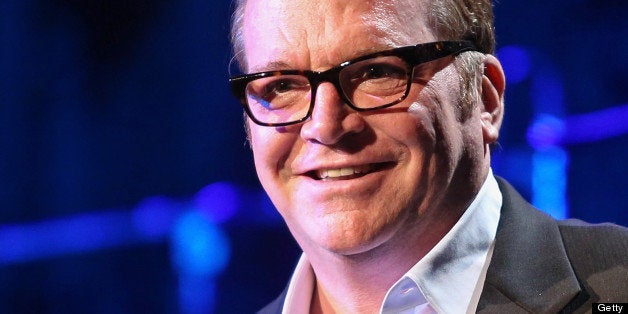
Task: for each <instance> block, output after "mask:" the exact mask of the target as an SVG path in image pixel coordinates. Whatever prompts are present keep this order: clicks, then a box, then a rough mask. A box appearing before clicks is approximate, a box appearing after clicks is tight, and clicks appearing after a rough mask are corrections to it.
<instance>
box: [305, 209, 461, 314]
mask: <svg viewBox="0 0 628 314" xmlns="http://www.w3.org/2000/svg"><path fill="white" fill-rule="evenodd" d="M441 212H442V213H448V211H441ZM449 212H451V211H449ZM461 215H462V212H460V213H454V214H449V215H447V216H446V215H445V214H443V215H441V216H439V217H436V218H434V219H438V222H435V221H420V220H419V219H416V220H414V221H412V220H411V221H410V223H409V225H408V226H403V227H402V228H400V229H399V230H400V232H399V233H397V234H395V235H393V238H391V239H389V240H388V241H386V242H385V243H384V244H381V245H379V246H378V247H376V248H373V249H371V250H369V251H368V252H365V253H360V254H353V255H341V254H336V253H332V252H329V251H318V252H312V250H310V251H309V252H308V258H309V260H310V263H311V265H312V269H313V270H314V273H315V277H316V284H315V288H314V293H313V296H312V302H311V312H312V313H334V312H336V313H377V312H378V311H379V309H380V307H381V304H382V301H383V300H384V298H385V296H386V293H387V291H388V289H389V288H390V287H391V286H392V285H393V284H394V283H395V282H396V281H397V280H398V279H399V278H400V277H402V276H403V275H404V274H405V273H406V272H407V271H408V270H409V269H410V268H412V266H413V265H415V264H416V262H417V261H418V260H420V259H421V258H423V256H425V254H427V253H428V252H429V251H430V250H431V249H432V248H433V247H434V246H435V245H436V243H438V241H440V239H442V238H443V236H444V235H445V234H446V233H447V232H448V231H449V230H450V229H451V227H452V226H453V225H454V224H455V223H456V221H457V220H458V218H460V216H461ZM445 222H447V223H445ZM423 226H430V228H425V227H423ZM436 226H437V227H436Z"/></svg>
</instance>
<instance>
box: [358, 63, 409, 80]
mask: <svg viewBox="0 0 628 314" xmlns="http://www.w3.org/2000/svg"><path fill="white" fill-rule="evenodd" d="M405 75H406V73H405V70H404V69H402V68H399V67H397V66H394V65H389V64H371V65H369V66H367V67H365V68H363V69H362V71H361V72H359V73H358V77H356V78H357V79H358V80H361V81H364V80H373V79H383V78H400V77H404V76H405Z"/></svg>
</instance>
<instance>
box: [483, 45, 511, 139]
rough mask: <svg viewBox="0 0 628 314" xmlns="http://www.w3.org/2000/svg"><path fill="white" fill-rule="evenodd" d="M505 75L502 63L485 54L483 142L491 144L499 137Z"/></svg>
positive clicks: (502, 114) (502, 113)
mask: <svg viewBox="0 0 628 314" xmlns="http://www.w3.org/2000/svg"><path fill="white" fill-rule="evenodd" d="M505 89H506V77H505V75H504V70H503V69H502V65H501V63H500V62H499V60H497V58H495V56H493V55H486V58H485V60H484V75H483V76H482V92H481V94H482V104H483V106H482V108H481V113H480V118H481V119H482V135H483V136H484V143H486V144H492V143H495V142H496V141H497V138H498V137H499V128H500V127H501V125H502V120H503V118H504V91H505Z"/></svg>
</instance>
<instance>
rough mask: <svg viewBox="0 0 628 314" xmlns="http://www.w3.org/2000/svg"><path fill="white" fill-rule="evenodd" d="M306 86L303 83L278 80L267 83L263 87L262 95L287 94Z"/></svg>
mask: <svg viewBox="0 0 628 314" xmlns="http://www.w3.org/2000/svg"><path fill="white" fill-rule="evenodd" d="M304 85H307V84H305V83H303V82H299V81H295V80H290V79H278V80H274V81H272V82H269V83H268V84H267V85H266V86H264V91H263V94H264V95H279V94H283V93H289V92H291V91H295V90H300V89H303V88H304V87H305V86H304Z"/></svg>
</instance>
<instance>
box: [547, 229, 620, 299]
mask: <svg viewBox="0 0 628 314" xmlns="http://www.w3.org/2000/svg"><path fill="white" fill-rule="evenodd" d="M558 228H559V230H560V233H561V236H562V238H563V243H564V246H565V251H566V253H567V255H568V256H569V260H570V261H571V264H572V267H573V269H574V272H575V273H576V276H577V277H578V281H579V282H580V284H581V285H583V286H585V288H586V290H588V291H589V293H590V296H591V297H593V298H594V299H597V300H596V302H623V301H622V300H628V228H625V227H622V226H618V225H615V224H611V223H603V224H590V223H586V222H583V221H580V220H575V219H570V220H565V221H559V222H558Z"/></svg>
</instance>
